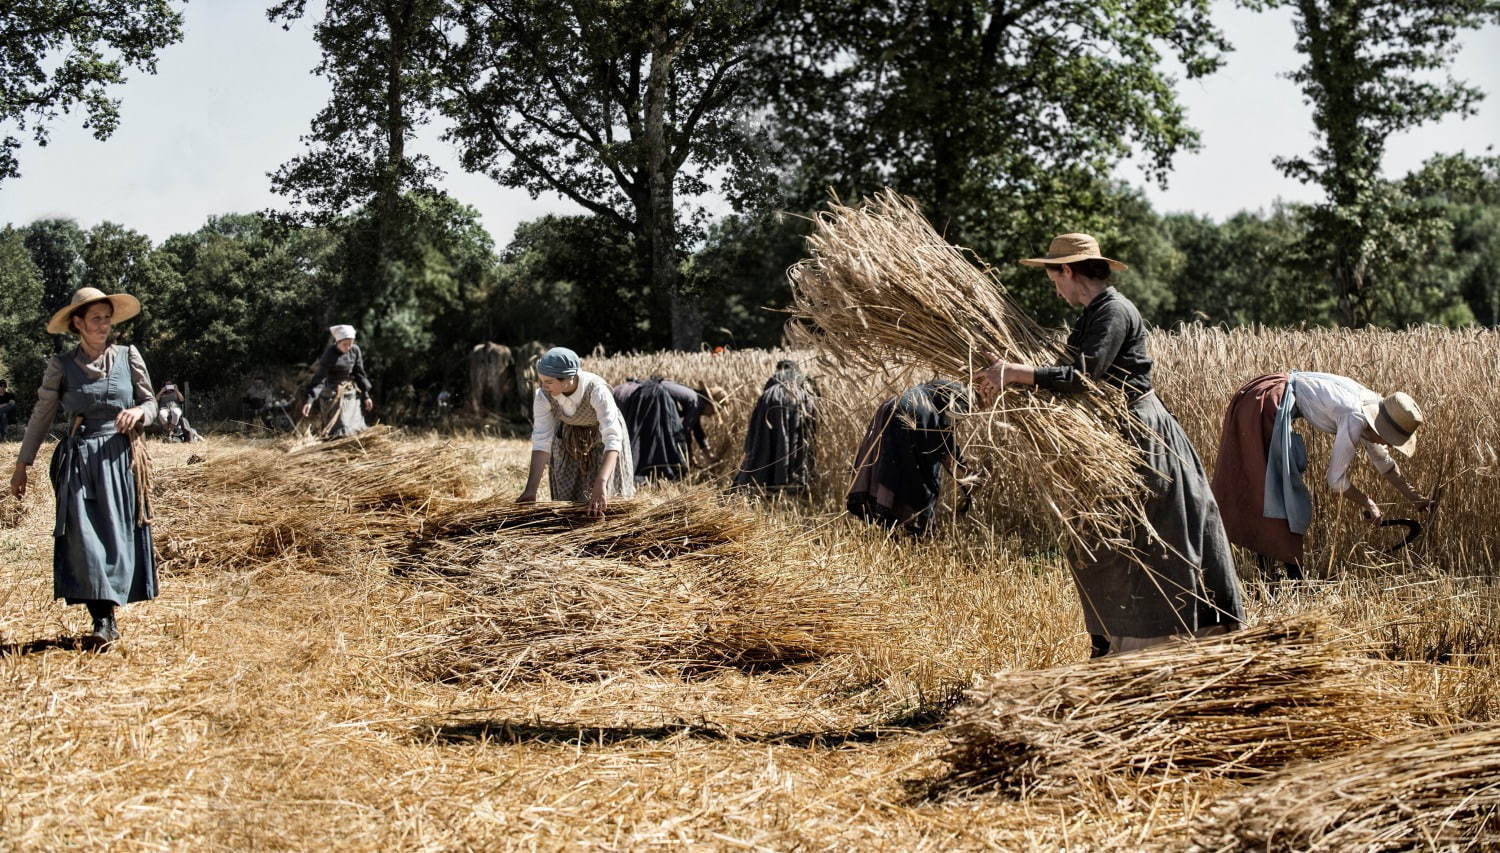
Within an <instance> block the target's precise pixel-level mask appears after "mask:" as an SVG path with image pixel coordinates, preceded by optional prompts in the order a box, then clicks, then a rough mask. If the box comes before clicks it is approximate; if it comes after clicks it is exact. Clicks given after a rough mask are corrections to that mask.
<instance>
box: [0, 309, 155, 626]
mask: <svg viewBox="0 0 1500 853" xmlns="http://www.w3.org/2000/svg"><path fill="white" fill-rule="evenodd" d="M140 310H141V303H140V302H139V301H138V300H137V299H136V298H135V297H134V296H131V295H130V294H128V293H116V294H113V295H106V294H105V293H104V292H103V291H100V290H97V289H95V288H92V287H85V288H81V289H79V290H78V291H76V292H75V293H74V294H73V298H72V300H71V301H70V302H69V304H68V306H67V307H65V308H62V309H61V310H59V311H58V312H57V313H55V314H53V315H52V319H51V321H50V322H48V323H47V331H48V332H51V333H52V334H54V335H61V334H66V333H68V332H72V333H73V334H75V335H77V336H78V346H76V347H74V348H73V349H72V350H71V351H69V352H64V353H60V354H58V355H54V356H52V358H51V359H50V360H49V361H48V362H47V368H46V370H45V372H44V373H43V374H42V385H41V387H40V388H38V389H37V401H36V406H35V407H33V408H32V410H31V419H30V421H28V422H27V424H26V435H25V437H24V438H23V439H22V441H21V452H20V456H19V457H18V458H17V460H16V470H15V473H14V474H12V475H11V478H10V488H11V492H12V493H13V494H14V495H15V496H16V497H17V498H22V497H25V496H26V488H27V481H28V479H29V476H28V469H29V468H30V466H31V464H32V463H33V462H35V461H36V454H37V450H38V448H40V447H41V444H42V439H43V437H45V436H46V434H47V431H48V429H50V428H51V426H52V418H53V416H54V415H56V414H57V410H58V408H59V407H61V408H62V409H63V411H64V412H65V413H66V415H67V418H68V427H67V437H66V438H64V439H63V440H62V441H60V442H58V444H57V447H56V448H55V449H54V450H53V451H52V466H51V467H52V488H53V491H54V492H55V493H56V495H57V518H56V524H55V525H54V527H53V529H52V536H53V540H52V594H53V595H54V596H55V597H57V598H62V599H65V600H66V601H67V602H68V603H69V604H82V605H84V606H85V607H87V608H88V611H89V615H90V616H91V617H92V618H93V630H92V631H91V632H90V633H89V635H88V637H87V638H86V642H88V643H89V644H90V645H93V646H97V647H103V646H106V645H108V644H109V643H112V642H114V641H115V640H116V639H118V638H119V636H120V634H119V629H118V627H117V626H116V624H115V608H116V607H119V606H120V605H123V604H129V603H131V602H136V601H148V600H150V599H152V598H155V597H156V561H155V557H154V556H153V553H152V549H151V526H150V518H149V517H148V511H147V505H146V503H145V490H144V488H143V486H144V484H142V483H139V482H138V480H137V476H136V471H135V467H134V464H133V463H137V464H144V462H145V460H143V459H140V460H138V459H136V458H135V453H134V451H133V449H132V447H131V439H130V433H131V432H133V431H138V430H139V429H141V428H142V427H143V426H145V424H147V423H150V422H151V421H152V420H153V419H154V418H155V417H156V397H155V395H154V394H152V393H151V377H150V375H149V374H148V373H147V372H146V364H145V362H144V361H142V360H141V354H140V353H139V352H137V351H136V348H135V347H133V346H113V345H111V344H110V343H109V337H110V330H111V328H112V326H113V324H115V323H119V322H123V321H125V320H128V319H130V318H131V317H134V316H135V315H136V314H138V313H140Z"/></svg>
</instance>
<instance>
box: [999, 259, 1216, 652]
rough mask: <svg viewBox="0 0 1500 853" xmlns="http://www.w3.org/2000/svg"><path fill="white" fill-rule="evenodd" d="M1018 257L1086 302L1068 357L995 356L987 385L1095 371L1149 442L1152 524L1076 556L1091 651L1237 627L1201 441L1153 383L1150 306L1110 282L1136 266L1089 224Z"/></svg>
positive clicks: (1067, 379)
mask: <svg viewBox="0 0 1500 853" xmlns="http://www.w3.org/2000/svg"><path fill="white" fill-rule="evenodd" d="M1020 263H1022V264H1023V265H1025V266H1030V267H1041V268H1043V269H1044V270H1046V273H1047V278H1048V279H1050V280H1051V281H1052V284H1053V287H1054V288H1055V289H1056V290H1057V295H1058V296H1059V297H1060V298H1062V299H1063V300H1064V301H1066V302H1067V303H1068V304H1069V305H1072V306H1074V307H1077V308H1082V309H1083V313H1082V314H1081V315H1079V317H1078V320H1077V321H1076V322H1074V324H1073V330H1072V333H1071V334H1069V335H1068V341H1067V358H1066V359H1065V360H1064V361H1062V362H1061V363H1059V364H1055V365H1050V366H1033V365H1029V364H1016V363H1007V362H1002V361H998V360H994V359H991V360H993V361H994V364H992V365H990V366H989V367H988V368H986V369H985V370H984V371H983V388H984V390H985V391H986V392H987V393H988V394H989V395H997V394H998V393H999V391H1000V390H1001V389H1002V388H1004V387H1005V386H1007V385H1032V386H1036V387H1039V388H1045V389H1047V390H1050V391H1054V392H1057V393H1061V394H1077V393H1084V392H1085V391H1086V389H1087V385H1088V383H1087V382H1086V381H1085V378H1087V379H1089V380H1092V381H1093V382H1094V383H1097V384H1098V385H1102V386H1107V387H1112V388H1116V389H1119V390H1120V391H1122V392H1124V394H1125V398H1126V400H1127V401H1128V403H1129V406H1130V412H1131V415H1132V416H1133V417H1132V422H1131V423H1129V424H1128V425H1126V426H1124V427H1123V433H1124V436H1125V438H1126V439H1127V440H1128V441H1130V442H1131V443H1132V444H1133V445H1135V446H1136V447H1137V448H1139V449H1140V451H1141V454H1142V457H1143V459H1142V468H1141V470H1140V474H1141V477H1142V479H1143V480H1144V482H1145V485H1146V487H1147V488H1149V489H1150V492H1151V494H1150V495H1149V497H1148V498H1147V500H1146V502H1145V508H1146V516H1147V520H1148V521H1149V522H1150V529H1146V528H1145V527H1144V526H1142V527H1141V528H1140V529H1138V530H1136V531H1134V532H1133V533H1132V535H1131V540H1132V546H1133V547H1132V548H1131V550H1130V551H1112V552H1099V553H1096V554H1095V556H1094V557H1092V558H1089V557H1087V556H1085V555H1083V554H1081V553H1074V554H1072V555H1071V565H1072V570H1073V580H1074V582H1075V584H1076V585H1077V587H1078V595H1079V598H1080V599H1081V600H1082V602H1083V615H1084V622H1085V623H1086V624H1087V625H1088V630H1089V634H1090V635H1091V636H1092V638H1093V655H1094V656H1095V657H1097V656H1100V655H1104V654H1110V653H1118V652H1124V651H1130V650H1133V649H1139V648H1145V647H1146V646H1150V645H1154V644H1156V643H1159V642H1162V641H1164V640H1166V639H1168V638H1170V637H1173V636H1179V635H1192V636H1206V635H1209V634H1216V633H1222V632H1224V631H1230V630H1234V629H1236V628H1238V627H1239V626H1240V624H1241V622H1242V621H1243V619H1244V605H1243V603H1242V595H1241V591H1240V583H1239V578H1238V577H1237V576H1236V574H1235V570H1234V559H1233V557H1232V556H1231V554H1230V549H1229V540H1228V539H1227V538H1226V537H1225V535H1224V524H1223V522H1222V521H1221V520H1220V518H1219V506H1218V504H1217V503H1215V501H1214V496H1213V493H1212V492H1211V491H1210V490H1209V486H1208V478H1207V476H1206V475H1205V474H1204V471H1203V463H1202V462H1200V461H1199V459H1198V453H1197V451H1195V450H1194V449H1193V445H1192V443H1191V442H1190V441H1188V437H1187V435H1186V434H1185V433H1184V432H1183V431H1182V427H1181V425H1179V424H1178V423H1177V419H1176V418H1174V417H1172V413H1171V412H1169V411H1167V408H1166V406H1165V405H1163V404H1162V401H1161V400H1160V399H1159V398H1158V397H1157V395H1156V392H1155V391H1154V390H1153V389H1152V384H1151V356H1150V355H1149V354H1148V353H1147V350H1146V330H1145V326H1144V324H1143V323H1142V322H1141V315H1140V312H1139V311H1137V310H1136V307H1135V305H1133V304H1132V303H1131V302H1130V300H1129V299H1126V298H1125V297H1124V296H1123V295H1121V294H1120V292H1119V291H1117V290H1115V288H1114V287H1113V286H1112V285H1111V283H1110V277H1111V275H1110V274H1111V271H1112V270H1123V269H1125V268H1126V266H1125V265H1124V264H1122V263H1120V262H1119V261H1115V260H1111V259H1109V258H1106V257H1104V256H1103V255H1102V254H1100V252H1099V243H1098V241H1097V240H1095V239H1094V238H1093V237H1090V236H1089V235H1087V234H1064V235H1062V236H1060V237H1057V238H1056V239H1054V240H1053V241H1052V244H1051V245H1050V246H1049V247H1048V251H1047V255H1046V256H1045V257H1041V258H1027V259H1026V260H1023V261H1021V262H1020ZM1132 551H1133V553H1131V552H1132Z"/></svg>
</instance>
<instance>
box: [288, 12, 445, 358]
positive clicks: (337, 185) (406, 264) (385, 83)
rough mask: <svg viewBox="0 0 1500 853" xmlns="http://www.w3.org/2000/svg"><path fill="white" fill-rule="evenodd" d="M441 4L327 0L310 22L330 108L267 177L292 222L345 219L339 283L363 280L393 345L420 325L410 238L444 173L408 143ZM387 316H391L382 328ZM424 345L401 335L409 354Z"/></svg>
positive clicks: (426, 95)
mask: <svg viewBox="0 0 1500 853" xmlns="http://www.w3.org/2000/svg"><path fill="white" fill-rule="evenodd" d="M447 5H448V4H447V3H446V2H444V0H330V2H328V3H326V4H324V6H323V10H322V13H323V17H322V19H321V20H319V21H318V23H317V25H316V26H315V27H314V29H313V37H314V38H315V39H316V40H317V42H318V46H319V47H320V48H321V49H322V61H321V62H320V63H319V65H318V66H317V68H316V69H315V70H316V72H317V73H319V74H321V75H322V76H323V77H324V78H326V79H327V80H328V82H329V84H330V86H331V89H332V91H331V93H330V95H329V100H328V104H327V105H326V106H325V107H324V108H323V109H322V110H321V111H319V113H318V114H317V116H315V117H314V118H313V120H312V124H311V130H310V131H309V133H308V134H307V135H305V136H303V137H302V141H303V142H304V143H305V144H306V145H307V147H308V151H307V152H306V153H304V154H301V155H298V156H297V157H295V158H293V159H292V160H291V161H289V162H287V163H286V164H285V165H283V166H282V167H281V168H280V169H278V170H277V171H276V172H275V173H274V174H273V175H272V176H271V179H272V187H273V189H275V190H276V192H278V193H281V194H282V195H285V196H287V197H289V198H291V199H292V200H293V201H294V203H295V204H296V205H297V212H296V213H295V214H293V218H294V219H297V220H299V221H302V222H305V223H312V224H319V225H329V224H332V223H334V222H335V221H340V220H341V218H342V220H341V221H340V224H339V228H340V229H341V231H342V232H343V234H344V245H345V248H346V249H350V251H344V252H342V253H341V255H340V258H341V262H342V263H343V264H345V265H346V266H345V269H344V279H345V281H346V282H348V281H352V282H358V288H357V292H358V296H357V301H358V302H359V305H360V312H359V313H360V315H362V316H365V317H366V322H367V323H368V324H369V325H367V326H366V328H365V329H364V331H365V332H366V333H371V334H374V335H379V336H386V337H389V338H390V339H391V343H392V344H393V345H394V344H395V343H396V342H397V341H398V340H400V339H401V338H402V336H403V335H404V334H407V333H410V332H413V331H414V330H415V328H416V327H417V326H418V325H420V323H419V322H417V321H416V320H415V317H414V314H413V311H414V309H413V307H412V306H411V304H410V298H411V295H410V292H409V290H410V289H409V288H408V287H406V286H405V285H404V284H403V279H409V278H410V276H411V272H410V271H411V270H412V269H413V268H416V267H420V266H421V264H422V263H423V261H424V249H423V247H422V246H421V245H419V242H418V241H417V240H416V239H415V235H416V234H417V233H419V232H420V231H421V230H422V229H423V228H424V227H425V223H426V222H427V221H428V218H427V213H428V212H429V211H426V210H424V209H423V208H422V207H421V205H420V204H418V203H417V202H416V199H418V198H430V197H432V196H433V195H435V194H436V191H435V190H434V189H433V182H434V180H435V179H436V178H437V177H438V176H439V175H440V172H439V171H438V170H437V169H436V168H435V167H434V166H433V165H432V164H431V162H430V161H429V160H428V159H427V158H426V157H425V156H423V155H421V154H419V153H416V152H413V151H411V150H410V148H409V144H410V143H411V141H412V139H413V138H414V137H415V135H416V131H417V129H418V128H419V127H421V126H422V125H423V124H425V123H426V122H427V121H428V116H429V114H430V111H431V105H432V100H433V94H434V88H433V86H434V83H433V79H434V78H433V73H434V69H435V68H436V67H437V65H438V64H439V63H438V59H437V56H438V55H439V53H440V51H441V48H442V45H443V43H444V42H443V37H442V24H441V22H442V20H443V19H442V15H443V13H444V11H445V9H446V6H447ZM306 14H307V2H306V0H283V2H279V3H277V4H276V5H274V6H272V7H271V8H270V9H269V10H268V11H267V15H268V17H270V19H271V20H272V21H280V22H282V24H283V25H284V26H286V27H288V28H290V26H291V24H292V22H293V21H296V20H299V19H301V18H303V17H304V16H305V15H306ZM387 321H389V322H391V323H393V324H395V325H394V326H393V327H391V328H385V327H384V326H383V325H382V324H384V323H386V322H387ZM411 346H418V347H420V346H421V344H420V343H419V342H417V341H406V342H405V343H403V344H402V345H401V346H400V347H397V348H398V349H399V350H401V351H408V350H409V349H410V347H411ZM393 363H395V362H393Z"/></svg>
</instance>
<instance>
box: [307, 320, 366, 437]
mask: <svg viewBox="0 0 1500 853" xmlns="http://www.w3.org/2000/svg"><path fill="white" fill-rule="evenodd" d="M328 333H329V334H330V335H331V336H332V337H333V343H331V344H329V345H328V346H327V347H326V348H325V349H324V350H323V354H322V355H321V356H319V357H318V366H317V369H316V370H315V371H314V372H313V378H312V382H311V384H309V385H308V388H307V394H306V397H305V399H304V401H303V403H302V417H304V418H306V417H309V416H310V415H311V414H312V410H313V404H314V403H317V404H318V417H317V420H316V421H315V423H316V424H320V425H321V426H317V427H316V429H317V434H318V435H319V436H320V437H322V438H339V437H340V436H345V435H355V434H356V433H360V432H363V431H364V430H365V416H364V412H368V411H370V410H371V409H373V408H375V402H374V401H373V400H371V399H370V378H369V377H368V376H366V375H365V359H364V354H363V353H361V352H360V350H359V344H356V343H355V342H354V336H355V332H354V327H353V326H342V325H340V326H330V327H329V328H328ZM361 404H363V409H364V411H361V410H360V409H361Z"/></svg>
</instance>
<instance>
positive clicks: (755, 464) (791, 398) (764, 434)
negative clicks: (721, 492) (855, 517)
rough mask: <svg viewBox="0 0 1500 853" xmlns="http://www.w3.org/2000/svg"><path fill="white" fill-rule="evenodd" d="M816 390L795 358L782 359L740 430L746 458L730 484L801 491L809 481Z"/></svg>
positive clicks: (806, 488)
mask: <svg viewBox="0 0 1500 853" xmlns="http://www.w3.org/2000/svg"><path fill="white" fill-rule="evenodd" d="M817 421H818V407H817V395H816V393H815V392H814V389H813V386H812V382H811V380H809V379H808V378H807V376H806V375H804V374H803V373H802V371H800V370H798V369H797V362H795V361H792V360H791V359H782V360H781V361H778V362H776V370H775V372H774V373H772V374H771V378H770V379H767V380H766V385H765V388H763V389H762V390H761V392H760V399H759V400H757V401H756V403H755V409H754V410H753V411H752V412H751V413H750V423H749V425H748V426H747V428H746V430H745V458H744V460H743V461H741V462H740V469H739V471H738V472H737V473H736V474H735V475H734V488H736V489H741V488H746V487H750V486H754V487H758V488H761V489H765V490H767V491H781V492H787V493H803V492H806V491H807V490H808V488H809V487H810V486H811V485H812V482H813V455H812V436H813V432H814V431H815V429H816V427H817Z"/></svg>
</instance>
